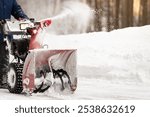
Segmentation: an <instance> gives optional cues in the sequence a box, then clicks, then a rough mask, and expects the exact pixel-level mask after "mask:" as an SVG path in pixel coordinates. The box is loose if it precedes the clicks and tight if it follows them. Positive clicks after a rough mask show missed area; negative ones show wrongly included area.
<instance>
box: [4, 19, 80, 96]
mask: <svg viewBox="0 0 150 117" xmlns="http://www.w3.org/2000/svg"><path fill="white" fill-rule="evenodd" d="M51 23H52V21H51V20H50V19H45V20H41V21H39V22H34V20H29V21H21V22H18V21H16V22H11V21H8V20H2V21H1V25H3V26H2V27H3V34H4V36H5V40H7V42H8V43H9V44H8V45H10V49H9V50H10V54H11V56H13V58H14V59H13V60H12V61H11V62H10V64H9V71H8V79H7V82H8V90H9V91H10V92H11V93H17V94H20V93H22V92H25V93H28V94H32V93H37V92H45V91H46V90H48V89H49V88H53V89H54V90H55V89H57V90H60V91H64V90H65V89H67V90H68V89H69V91H70V92H74V91H75V90H76V88H77V72H76V52H77V50H76V49H63V50H58V49H53V50H51V49H48V48H47V49H44V48H43V47H44V45H43V39H42V38H40V36H39V34H40V32H41V31H42V30H43V28H45V27H48V26H50V24H51ZM9 35H13V39H12V40H11V41H8V40H9V39H8V36H9Z"/></svg>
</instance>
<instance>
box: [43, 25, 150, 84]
mask: <svg viewBox="0 0 150 117" xmlns="http://www.w3.org/2000/svg"><path fill="white" fill-rule="evenodd" d="M149 37H150V26H145V27H140V28H126V29H121V30H115V31H112V32H109V33H107V32H99V33H88V34H80V35H67V36H55V35H48V34H46V36H45V43H48V45H49V48H51V49H54V48H55V49H56V48H57V49H60V48H64V49H66V48H75V49H78V66H79V75H82V76H84V75H85V76H86V77H88V78H90V77H93V75H94V77H97V78H101V79H108V80H114V79H118V80H123V81H133V82H145V83H148V82H150V39H149ZM83 66H84V67H83ZM81 69H82V72H80V70H81ZM83 70H84V72H85V74H84V73H83Z"/></svg>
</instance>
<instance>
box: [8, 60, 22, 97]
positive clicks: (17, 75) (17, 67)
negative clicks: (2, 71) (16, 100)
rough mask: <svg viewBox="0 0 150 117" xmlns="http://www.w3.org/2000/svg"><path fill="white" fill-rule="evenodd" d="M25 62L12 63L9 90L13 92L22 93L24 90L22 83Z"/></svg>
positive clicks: (9, 72)
mask: <svg viewBox="0 0 150 117" xmlns="http://www.w3.org/2000/svg"><path fill="white" fill-rule="evenodd" d="M22 70H23V64H20V63H19V64H18V63H11V64H10V65H9V71H8V79H7V83H8V90H9V91H10V92H11V93H16V94H20V93H21V92H22V90H23V85H22Z"/></svg>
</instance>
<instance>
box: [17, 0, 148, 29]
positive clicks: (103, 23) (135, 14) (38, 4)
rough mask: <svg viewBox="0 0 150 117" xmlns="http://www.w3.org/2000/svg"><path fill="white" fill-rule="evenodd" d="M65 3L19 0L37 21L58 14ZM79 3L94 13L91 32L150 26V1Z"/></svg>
mask: <svg viewBox="0 0 150 117" xmlns="http://www.w3.org/2000/svg"><path fill="white" fill-rule="evenodd" d="M63 1H67V0H18V2H19V3H20V4H21V6H22V7H23V9H24V10H25V12H26V13H27V14H28V16H30V17H34V18H36V19H42V18H47V17H48V16H49V17H51V16H53V15H55V14H57V12H58V11H59V8H60V7H61V4H62V2H63ZM68 1H69V0H68ZM76 1H77V0H76ZM78 1H81V2H84V3H87V4H88V5H89V6H90V7H91V8H92V11H93V12H94V16H95V18H94V21H92V23H91V24H90V27H89V31H111V30H114V29H120V28H125V27H132V26H143V25H147V24H150V0H78Z"/></svg>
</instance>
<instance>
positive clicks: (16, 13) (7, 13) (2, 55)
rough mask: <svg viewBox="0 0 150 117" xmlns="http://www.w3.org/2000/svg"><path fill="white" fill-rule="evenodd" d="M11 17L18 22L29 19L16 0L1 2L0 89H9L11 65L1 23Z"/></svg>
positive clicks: (2, 0) (3, 0)
mask: <svg viewBox="0 0 150 117" xmlns="http://www.w3.org/2000/svg"><path fill="white" fill-rule="evenodd" d="M11 15H12V16H13V17H14V18H15V19H17V20H23V19H28V17H27V15H26V14H25V13H24V11H23V10H22V8H21V7H20V5H19V4H18V3H17V1H16V0H0V88H6V87H7V83H6V78H7V77H6V76H7V71H8V64H9V53H8V49H7V47H6V46H7V44H6V42H5V41H4V35H3V34H2V25H1V23H2V22H3V20H5V19H11ZM11 38H12V37H11V35H10V39H11Z"/></svg>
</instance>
